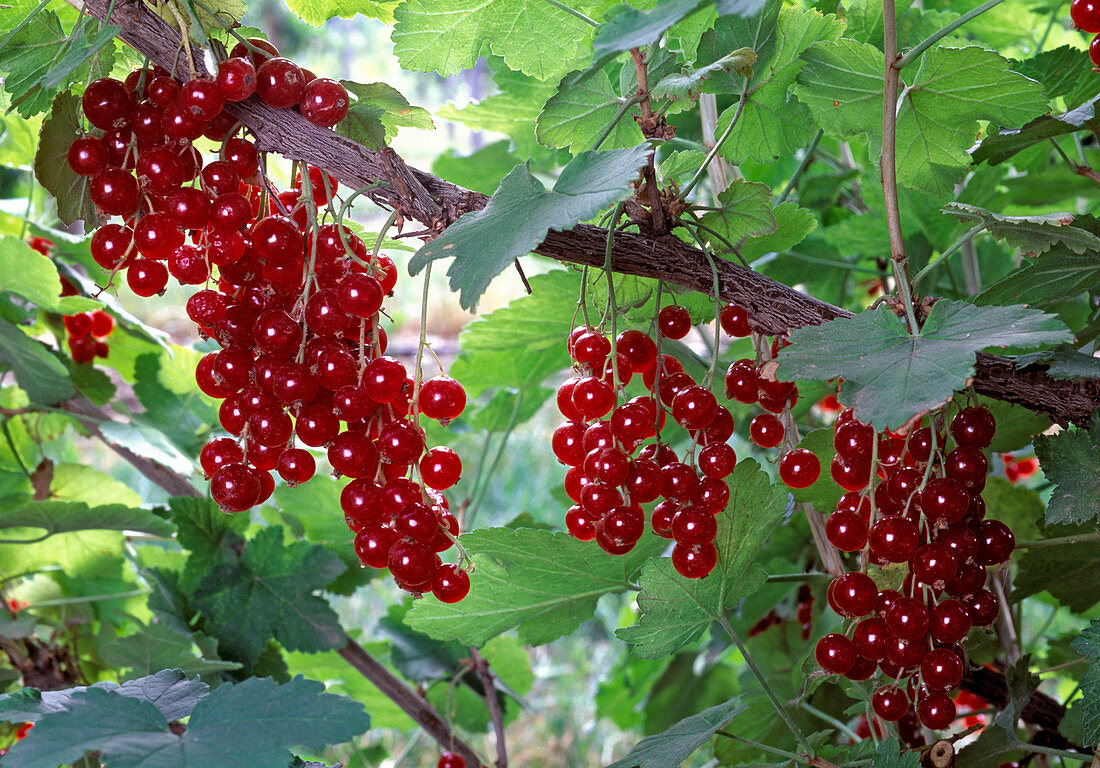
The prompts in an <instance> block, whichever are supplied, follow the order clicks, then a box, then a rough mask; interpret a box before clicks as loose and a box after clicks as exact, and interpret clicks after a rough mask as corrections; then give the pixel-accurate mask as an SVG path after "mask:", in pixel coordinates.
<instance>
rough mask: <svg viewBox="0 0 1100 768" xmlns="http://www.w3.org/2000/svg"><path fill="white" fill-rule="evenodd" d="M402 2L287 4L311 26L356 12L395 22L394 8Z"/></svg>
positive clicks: (293, 0)
mask: <svg viewBox="0 0 1100 768" xmlns="http://www.w3.org/2000/svg"><path fill="white" fill-rule="evenodd" d="M400 4H401V2H400V0H287V4H286V5H287V8H289V9H290V10H291V11H292V12H293V13H294V14H295V15H297V17H298V18H299V19H301V20H302V21H304V22H305V23H306V24H309V25H310V26H311V27H323V26H324V25H325V22H326V21H328V20H329V19H335V18H337V17H339V18H341V19H351V18H354V17H355V15H356V14H361V15H363V16H366V17H367V18H371V19H377V20H378V21H380V22H382V23H383V24H393V10H394V8H396V7H397V6H398V5H400Z"/></svg>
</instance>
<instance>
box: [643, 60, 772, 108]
mask: <svg viewBox="0 0 1100 768" xmlns="http://www.w3.org/2000/svg"><path fill="white" fill-rule="evenodd" d="M755 63H756V53H755V52H754V51H753V50H752V49H751V48H738V49H737V50H736V51H734V52H733V53H731V54H729V55H728V56H723V57H722V58H721V59H718V61H715V62H713V63H711V64H707V65H706V66H705V67H700V68H699V69H684V70H682V71H680V72H673V73H672V74H669V75H665V76H664V77H662V78H661V79H660V80H658V81H657V84H656V85H654V86H652V87H651V88H650V92H649V93H650V97H651V98H653V99H658V100H661V99H696V98H698V97H699V93H700V91H701V89H702V87H703V84H704V83H705V82H706V81H707V80H709V79H710V77H711V75H713V74H715V73H716V72H728V73H734V74H737V75H740V76H741V77H752V66H753V64H755Z"/></svg>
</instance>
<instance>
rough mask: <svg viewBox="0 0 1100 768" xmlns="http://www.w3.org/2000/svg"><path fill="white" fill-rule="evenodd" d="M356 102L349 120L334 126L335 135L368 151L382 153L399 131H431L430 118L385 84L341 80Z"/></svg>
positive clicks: (433, 126) (422, 110)
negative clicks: (337, 134)
mask: <svg viewBox="0 0 1100 768" xmlns="http://www.w3.org/2000/svg"><path fill="white" fill-rule="evenodd" d="M340 82H341V83H343V84H344V87H345V88H347V90H348V92H349V93H351V94H354V95H355V101H353V102H352V104H351V107H350V108H349V109H348V116H347V117H346V118H344V119H343V120H341V121H340V123H339V124H338V125H337V126H336V132H337V133H339V134H341V135H342V136H347V137H348V138H349V139H351V140H352V141H357V142H359V143H360V144H362V145H363V146H365V147H367V148H368V149H375V150H378V149H382V148H383V147H385V146H386V145H387V144H389V143H390V141H391V140H392V139H393V137H394V136H396V135H397V129H398V128H399V127H408V128H420V129H423V130H429V131H430V130H434V129H435V123H433V122H432V116H431V115H430V114H428V111H427V110H426V109H424V108H423V107H414V106H412V105H411V104H409V102H408V101H407V100H406V99H405V97H404V96H402V95H401V94H400V93H398V91H397V90H396V89H395V88H393V87H392V86H389V85H386V84H385V83H370V84H369V85H364V84H363V83H356V82H352V81H351V80H341V81H340Z"/></svg>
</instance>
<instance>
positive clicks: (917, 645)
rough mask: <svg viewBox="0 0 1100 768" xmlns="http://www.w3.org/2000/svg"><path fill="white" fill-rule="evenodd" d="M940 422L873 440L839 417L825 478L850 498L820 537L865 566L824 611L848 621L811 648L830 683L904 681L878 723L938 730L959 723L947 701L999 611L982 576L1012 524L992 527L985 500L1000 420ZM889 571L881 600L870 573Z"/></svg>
mask: <svg viewBox="0 0 1100 768" xmlns="http://www.w3.org/2000/svg"><path fill="white" fill-rule="evenodd" d="M944 413H946V412H943V413H941V414H936V415H934V416H933V417H932V424H931V425H930V426H923V425H922V424H921V423H918V424H916V425H915V426H914V427H913V428H911V429H910V430H908V431H907V432H905V433H895V432H889V431H888V432H885V433H877V432H876V431H875V430H874V429H873V428H872V427H871V426H869V425H867V424H863V423H861V422H859V421H858V420H857V419H856V418H855V416H854V414H853V413H852V411H851V410H850V409H847V410H844V411H842V412H841V413H840V415H839V416H838V417H837V420H836V422H835V425H834V433H833V447H834V448H835V449H836V455H835V457H834V458H833V461H832V464H831V466H830V475H831V477H832V479H833V481H834V482H836V483H837V484H838V485H839V486H841V487H842V488H843V489H844V490H845V491H846V493H845V494H844V495H843V496H841V498H840V501H839V502H838V504H837V507H836V511H835V512H833V514H832V515H831V516H830V517H829V519H828V521H827V522H826V527H825V531H826V535H827V537H828V539H829V541H830V543H831V544H832V545H833V546H835V547H836V548H837V549H839V550H841V551H844V552H859V553H860V557H861V558H862V559H863V560H864V567H863V569H862V570H855V571H852V572H849V573H846V574H844V575H843V576H840V577H838V578H836V579H834V580H833V582H832V583H831V584H830V585H829V590H828V601H829V605H830V606H831V607H832V608H833V610H835V611H836V612H837V613H839V614H840V615H841V616H843V617H845V618H848V619H852V620H853V621H852V623H851V624H850V626H849V628H848V632H847V633H845V634H840V633H834V634H830V635H826V636H825V637H823V638H822V639H821V640H820V641H819V643H818V645H817V649H816V657H817V661H818V663H819V664H820V665H821V667H822V668H823V669H825V670H826V671H827V672H832V673H835V674H840V675H844V676H846V677H848V678H849V679H852V680H865V679H867V678H869V677H870V676H871V675H872V674H874V673H875V671H876V669H877V670H878V671H880V672H881V673H882V674H883V675H885V676H886V677H887V678H890V679H892V680H894V681H897V682H891V683H889V684H887V685H884V686H881V687H879V688H878V689H877V690H876V691H875V694H874V696H873V697H872V706H873V708H874V711H875V713H876V714H877V715H878V716H879V717H881V718H882V719H884V720H901V719H902V718H906V717H910V718H911V717H914V716H915V718H916V720H918V721H919V722H920V723H921V724H923V725H924V726H926V727H928V728H930V729H933V730H939V729H943V728H946V727H947V726H949V725H950V724H951V723H952V722H953V721H954V720H955V717H956V706H955V701H954V700H953V699H952V698H951V696H950V695H949V694H950V692H951V691H953V690H955V689H956V688H957V687H958V686H959V683H960V681H961V680H962V677H963V673H964V672H965V669H966V653H965V648H964V646H963V643H964V641H965V639H966V637H967V634H968V633H969V632H970V630H971V628H972V627H986V626H989V625H990V624H992V622H993V621H994V620H995V619H996V617H997V614H998V611H999V603H998V601H997V598H996V596H995V595H994V594H993V593H992V592H991V591H989V590H988V589H986V588H985V586H986V571H987V569H988V568H991V567H997V566H999V565H1001V564H1002V563H1004V562H1006V561H1007V560H1008V557H1009V555H1010V554H1011V553H1012V550H1013V547H1014V545H1015V539H1014V537H1013V535H1012V532H1011V530H1009V528H1008V527H1007V526H1006V525H1004V524H1003V523H1001V522H999V521H997V520H989V519H986V518H985V514H986V510H985V503H984V501H983V500H982V497H981V492H982V489H983V488H984V487H985V482H986V474H987V471H988V461H987V459H986V456H985V453H984V452H983V449H984V448H986V447H987V446H988V445H989V444H990V442H991V441H992V440H993V436H994V433H995V432H996V426H997V425H996V422H995V420H994V418H993V415H992V414H991V413H990V412H989V411H988V410H986V409H985V408H982V407H980V406H971V407H966V408H962V409H961V410H959V411H958V412H957V413H955V414H954V416H953V417H952V418H951V420H950V422H948V423H947V427H948V428H947V430H946V433H945V431H944V430H943V426H944V418H945V417H944V415H943V414H944ZM891 563H905V564H906V575H905V577H904V579H903V581H902V583H901V586H900V588H899V589H897V590H893V589H879V588H878V586H876V584H875V582H874V580H872V579H871V577H870V576H868V575H867V573H866V570H867V566H883V565H888V564H891Z"/></svg>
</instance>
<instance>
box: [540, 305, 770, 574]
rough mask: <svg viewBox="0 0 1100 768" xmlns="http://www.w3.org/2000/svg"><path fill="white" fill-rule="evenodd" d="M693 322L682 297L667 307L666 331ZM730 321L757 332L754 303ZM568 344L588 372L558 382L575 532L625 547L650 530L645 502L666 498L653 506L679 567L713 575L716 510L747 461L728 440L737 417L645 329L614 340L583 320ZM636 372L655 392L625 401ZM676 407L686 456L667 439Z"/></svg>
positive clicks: (570, 523) (556, 441)
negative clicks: (751, 316) (752, 325)
mask: <svg viewBox="0 0 1100 768" xmlns="http://www.w3.org/2000/svg"><path fill="white" fill-rule="evenodd" d="M691 327H692V324H691V316H690V315H689V314H688V312H687V310H686V309H684V308H683V307H681V306H676V305H673V306H667V307H664V308H663V309H661V310H660V312H659V313H658V315H657V329H658V332H659V333H660V335H661V336H662V337H664V338H667V339H682V338H684V336H686V335H687V333H688V331H690V330H691ZM722 327H723V328H724V329H725V330H726V332H727V333H729V334H731V335H736V336H748V335H749V333H750V329H749V327H748V323H747V319H746V315H745V312H744V310H742V309H741V308H740V307H736V306H733V305H731V306H728V307H726V308H725V309H724V311H723V312H722ZM568 347H569V354H570V356H571V357H572V359H573V360H574V362H575V368H576V372H577V374H578V375H576V376H573V377H571V378H569V379H567V380H566V381H565V382H564V383H563V384H562V385H561V386H560V387H559V388H558V393H557V402H558V409H559V410H560V412H561V414H562V415H563V416H564V417H565V418H566V419H567V421H566V422H565V423H563V424H561V425H560V426H558V428H557V429H556V430H555V431H554V437H553V450H554V455H555V456H557V458H558V460H559V461H561V462H562V463H563V464H566V465H567V466H568V467H569V469H568V471H567V472H566V474H565V490H566V493H567V494H568V495H569V498H570V499H572V500H573V502H574V505H573V506H572V507H570V509H569V511H568V512H567V513H566V516H565V523H566V527H567V528H568V530H569V532H570V533H571V534H572V535H573V536H575V537H576V538H578V539H580V540H582V541H589V540H592V539H595V540H596V543H597V544H598V545H599V546H600V548H601V549H603V550H604V551H605V552H608V553H610V554H616V555H620V554H625V553H626V552H629V551H630V550H631V549H633V547H634V545H635V544H636V543H637V541H638V539H640V538H641V536H642V533H643V532H644V530H645V522H646V513H645V511H644V509H643V508H642V505H643V504H647V503H649V502H654V501H657V499H659V498H660V499H662V500H661V501H660V503H658V504H657V505H656V506H655V507H654V508H653V510H652V511H651V512H650V525H651V526H652V528H653V531H654V533H656V534H657V535H659V536H662V537H664V538H669V539H673V540H674V541H675V546H674V547H673V549H672V563H673V565H674V566H675V568H676V570H677V571H679V572H680V573H681V574H682V575H684V576H685V577H687V578H702V577H703V576H706V575H707V574H708V573H710V572H711V571H712V570H713V569H714V566H715V564H716V563H717V562H718V553H717V550H716V549H715V547H714V538H715V536H716V535H717V533H718V526H717V523H716V521H715V515H717V514H718V513H720V512H721V511H722V510H723V509H725V508H726V504H727V502H728V501H729V488H728V487H727V486H726V483H725V481H724V478H725V477H726V476H727V475H728V474H729V473H730V472H732V471H733V469H734V466H735V465H736V463H737V455H736V453H734V450H733V448H732V447H731V446H730V445H729V444H728V443H727V441H728V440H729V438H730V437H731V436H732V435H733V416H732V415H731V414H730V412H729V410H728V409H727V408H725V406H722V405H720V404H719V403H718V401H717V399H716V398H715V397H714V395H713V394H712V393H711V391H710V390H709V389H708V388H707V387H705V386H701V385H699V384H698V383H696V381H695V380H694V379H693V378H692V377H691V376H690V375H689V374H687V373H686V372H684V370H683V366H682V365H681V364H680V362H679V361H678V360H676V358H674V357H672V356H670V355H664V354H659V350H658V347H657V343H656V341H654V339H653V337H652V336H650V335H647V334H645V333H643V332H641V331H638V330H628V331H623V332H622V333H620V334H619V335H618V336H617V337H616V339H615V343H614V345H613V344H612V342H611V340H610V339H609V338H608V336H606V335H604V333H602V332H601V331H599V330H597V329H595V328H591V327H578V328H575V329H573V332H572V333H571V334H570V336H569V343H568ZM635 374H637V375H639V376H640V377H641V379H642V383H643V384H644V385H645V388H646V389H647V390H649V394H648V395H641V396H638V397H634V398H632V399H629V400H626V402H623V403H621V404H620V402H619V396H620V394H621V391H622V389H623V387H625V386H626V384H627V383H629V381H630V380H631V378H632V377H633V376H634V375H635ZM616 377H617V378H616ZM624 399H625V396H624ZM666 412H668V413H671V415H672V418H673V420H674V421H675V422H676V423H677V424H679V425H680V426H681V427H683V428H684V429H686V430H687V431H688V434H689V435H690V436H691V438H692V445H691V447H690V449H688V450H687V451H686V452H685V454H684V456H683V457H682V459H681V458H680V457H678V456H677V455H676V452H675V451H673V449H672V448H670V447H669V446H668V445H667V444H665V443H662V442H661V439H660V431H661V429H662V428H663V426H664V423H665V420H666ZM649 440H653V442H651V443H648V444H645V443H646V441H649Z"/></svg>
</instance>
